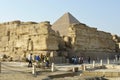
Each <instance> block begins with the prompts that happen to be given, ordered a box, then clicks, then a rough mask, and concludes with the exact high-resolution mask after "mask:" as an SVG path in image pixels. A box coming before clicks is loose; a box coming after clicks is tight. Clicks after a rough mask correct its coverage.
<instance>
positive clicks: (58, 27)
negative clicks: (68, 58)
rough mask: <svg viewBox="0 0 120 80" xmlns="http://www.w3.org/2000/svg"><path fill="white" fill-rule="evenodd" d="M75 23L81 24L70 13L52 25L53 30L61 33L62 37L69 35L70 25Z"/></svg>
mask: <svg viewBox="0 0 120 80" xmlns="http://www.w3.org/2000/svg"><path fill="white" fill-rule="evenodd" d="M73 23H80V22H79V21H78V20H77V19H76V18H75V17H74V16H72V15H71V14H70V13H65V14H64V15H63V16H62V17H60V18H59V19H58V20H57V21H56V22H55V23H54V24H53V25H52V28H53V30H55V31H59V32H60V34H61V35H67V32H68V27H69V25H70V24H73Z"/></svg>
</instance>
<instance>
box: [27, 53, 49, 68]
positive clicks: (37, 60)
mask: <svg viewBox="0 0 120 80" xmlns="http://www.w3.org/2000/svg"><path fill="white" fill-rule="evenodd" d="M27 60H28V62H29V63H28V67H32V62H33V61H34V62H35V63H36V65H37V66H39V65H40V63H45V67H49V57H48V56H45V55H42V54H41V55H34V57H33V56H32V53H30V54H29V55H28V58H27Z"/></svg>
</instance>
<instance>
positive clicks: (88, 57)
mask: <svg viewBox="0 0 120 80" xmlns="http://www.w3.org/2000/svg"><path fill="white" fill-rule="evenodd" d="M88 63H89V64H90V56H89V57H88Z"/></svg>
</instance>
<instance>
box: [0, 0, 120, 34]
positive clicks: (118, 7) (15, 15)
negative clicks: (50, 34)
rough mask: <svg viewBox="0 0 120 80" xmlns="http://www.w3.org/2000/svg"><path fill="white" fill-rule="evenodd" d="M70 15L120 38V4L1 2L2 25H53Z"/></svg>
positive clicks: (99, 0)
mask: <svg viewBox="0 0 120 80" xmlns="http://www.w3.org/2000/svg"><path fill="white" fill-rule="evenodd" d="M66 12H70V13H71V14H72V15H73V16H74V17H76V18H77V19H78V20H79V21H80V22H82V23H85V24H87V25H88V26H90V27H96V28H98V30H102V31H106V32H111V33H112V34H117V35H119V36H120V0H0V23H2V22H7V21H13V20H21V21H25V22H26V21H35V22H42V21H50V22H51V24H52V23H54V22H55V21H56V20H57V19H58V18H59V17H61V16H62V15H63V14H64V13H66Z"/></svg>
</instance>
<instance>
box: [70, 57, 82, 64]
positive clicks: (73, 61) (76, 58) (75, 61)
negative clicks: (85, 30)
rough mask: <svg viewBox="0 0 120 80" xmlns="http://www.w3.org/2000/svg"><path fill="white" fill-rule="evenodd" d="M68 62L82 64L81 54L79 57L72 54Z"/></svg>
mask: <svg viewBox="0 0 120 80" xmlns="http://www.w3.org/2000/svg"><path fill="white" fill-rule="evenodd" d="M70 62H71V63H73V64H82V63H83V56H81V57H78V56H73V57H72V58H71V60H70Z"/></svg>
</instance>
